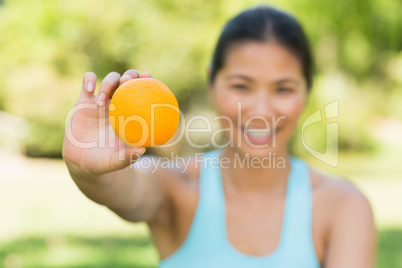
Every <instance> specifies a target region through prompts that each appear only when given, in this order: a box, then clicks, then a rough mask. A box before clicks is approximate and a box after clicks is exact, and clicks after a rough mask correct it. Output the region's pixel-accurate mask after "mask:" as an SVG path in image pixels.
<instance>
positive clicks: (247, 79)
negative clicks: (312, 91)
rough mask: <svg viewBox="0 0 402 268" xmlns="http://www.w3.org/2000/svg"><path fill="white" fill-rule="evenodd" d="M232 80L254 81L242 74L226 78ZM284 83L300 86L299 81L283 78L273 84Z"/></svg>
mask: <svg viewBox="0 0 402 268" xmlns="http://www.w3.org/2000/svg"><path fill="white" fill-rule="evenodd" d="M234 78H240V79H244V80H246V81H249V82H251V83H253V82H254V79H252V78H250V77H248V76H246V75H242V74H233V75H229V76H228V77H227V78H226V80H230V79H234ZM286 82H290V83H294V84H296V85H299V84H300V81H299V80H297V79H293V78H283V79H280V80H277V81H275V82H274V84H282V83H286Z"/></svg>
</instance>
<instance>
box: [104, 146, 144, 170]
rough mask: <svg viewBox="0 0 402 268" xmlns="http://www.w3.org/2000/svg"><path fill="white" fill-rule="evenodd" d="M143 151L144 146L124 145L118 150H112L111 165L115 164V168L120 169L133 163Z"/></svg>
mask: <svg viewBox="0 0 402 268" xmlns="http://www.w3.org/2000/svg"><path fill="white" fill-rule="evenodd" d="M145 151H146V148H145V147H128V146H124V147H123V148H121V149H120V150H119V151H116V152H114V154H113V160H112V161H113V162H114V163H113V166H115V167H116V169H122V168H125V167H127V166H129V165H131V164H134V163H135V162H137V160H138V159H139V158H140V156H141V155H143V154H144V153H145Z"/></svg>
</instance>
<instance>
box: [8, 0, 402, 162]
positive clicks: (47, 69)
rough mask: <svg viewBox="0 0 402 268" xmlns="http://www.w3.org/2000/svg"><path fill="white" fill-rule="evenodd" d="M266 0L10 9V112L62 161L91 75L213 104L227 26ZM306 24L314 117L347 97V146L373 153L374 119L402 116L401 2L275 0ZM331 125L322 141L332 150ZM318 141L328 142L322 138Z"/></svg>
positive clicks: (31, 150)
mask: <svg viewBox="0 0 402 268" xmlns="http://www.w3.org/2000/svg"><path fill="white" fill-rule="evenodd" d="M260 3H261V1H257V0H244V1H231V0H215V1H179V0H164V1H156V0H153V1H139V0H136V1H135V0H119V1H95V0H91V1H78V0H71V1H60V0H59V1H54V0H41V1H27V0H13V1H11V0H9V1H4V2H3V1H1V2H0V32H1V33H2V34H1V35H0V48H1V49H0V62H1V64H0V109H1V110H4V111H6V112H9V113H12V114H15V115H18V116H21V117H23V118H25V119H27V120H28V121H29V122H31V124H32V132H31V134H30V136H29V137H27V139H26V144H25V146H26V148H27V149H26V152H27V153H28V154H29V155H30V156H58V155H60V150H61V147H60V145H61V141H62V139H63V135H62V131H60V129H62V128H63V126H64V119H65V116H66V114H67V111H68V110H69V109H70V108H71V107H72V105H73V104H74V101H75V99H76V98H77V96H78V93H79V89H80V86H81V85H80V83H81V82H80V81H81V77H82V75H83V74H84V73H85V72H87V71H94V72H95V73H96V74H97V75H98V82H99V81H100V80H101V79H102V78H103V77H104V76H105V75H106V74H107V73H108V72H111V71H117V72H120V73H122V72H124V71H125V70H126V69H129V68H134V69H137V70H139V71H142V72H143V71H147V72H150V73H152V74H153V75H154V77H156V78H157V79H160V80H161V81H164V82H165V83H166V84H167V85H168V86H169V87H170V88H171V89H172V90H173V91H174V93H175V95H176V96H177V97H178V100H179V103H180V107H181V109H182V111H183V112H189V111H191V109H192V107H193V106H197V107H199V106H200V103H205V104H206V103H207V98H206V92H205V88H206V73H207V71H206V70H207V67H208V64H209V59H210V57H211V55H212V51H213V48H214V44H215V42H216V40H217V38H218V35H219V32H220V30H221V28H222V26H223V24H224V23H225V22H226V21H227V20H228V19H229V18H230V17H232V16H234V15H235V14H237V13H238V12H239V11H241V10H243V9H244V8H247V7H250V6H253V5H256V4H260ZM269 4H273V5H274V6H276V7H279V8H283V9H285V10H288V11H289V12H291V13H292V14H295V15H296V17H298V18H299V20H300V21H301V22H302V24H303V25H304V28H305V30H306V32H307V33H308V35H309V37H310V39H311V43H312V47H313V51H314V53H315V56H316V59H317V81H316V84H315V87H314V89H313V96H312V100H311V102H310V104H311V105H310V106H309V109H308V110H307V111H306V114H308V113H310V112H312V111H315V110H316V109H317V108H320V107H322V106H323V104H325V103H328V102H331V101H333V100H334V99H339V100H340V103H341V104H340V105H341V108H340V111H341V112H342V111H343V116H344V117H342V115H340V118H339V121H341V122H342V124H343V123H344V125H343V126H341V127H340V142H339V144H340V146H341V149H344V150H347V149H349V150H371V149H373V144H374V143H373V141H372V140H370V137H369V135H367V130H368V129H370V127H371V125H370V124H371V121H370V120H371V118H373V117H375V116H391V117H395V118H399V119H402V110H401V108H400V105H398V103H399V100H401V99H402V93H401V90H400V88H401V84H402V78H401V77H402V52H401V48H402V35H401V34H400V33H401V32H402V20H401V19H400V14H399V13H400V12H399V11H400V10H402V2H401V1H399V0H369V1H367V0H356V1H347V0H341V1H336V2H330V3H329V2H326V1H321V0H295V1H285V0H276V1H269ZM324 131H325V128H324V130H323V129H322V128H320V129H317V130H315V131H313V133H315V134H314V135H313V136H312V140H314V141H315V143H318V147H320V146H321V147H322V142H321V143H320V141H319V140H320V139H319V137H322V136H323V134H324ZM317 137H318V139H317Z"/></svg>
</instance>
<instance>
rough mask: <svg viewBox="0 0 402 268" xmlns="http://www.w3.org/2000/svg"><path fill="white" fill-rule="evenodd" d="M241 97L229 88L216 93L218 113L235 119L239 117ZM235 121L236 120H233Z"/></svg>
mask: <svg viewBox="0 0 402 268" xmlns="http://www.w3.org/2000/svg"><path fill="white" fill-rule="evenodd" d="M240 101H241V99H240V98H239V97H238V96H236V95H235V94H232V93H230V92H229V91H228V90H221V91H218V92H216V94H215V108H216V111H217V113H218V115H224V116H228V117H230V118H231V119H232V120H233V121H235V120H234V119H235V118H236V117H237V104H238V102H240ZM233 123H235V122H233Z"/></svg>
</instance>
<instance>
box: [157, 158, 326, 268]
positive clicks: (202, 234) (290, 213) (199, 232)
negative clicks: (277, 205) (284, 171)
mask: <svg viewBox="0 0 402 268" xmlns="http://www.w3.org/2000/svg"><path fill="white" fill-rule="evenodd" d="M219 157H220V152H219V151H218V150H215V151H210V152H207V153H205V154H204V163H203V164H202V168H201V171H200V180H199V197H198V198H199V199H198V204H197V209H196V212H195V214H194V218H193V220H192V223H191V227H190V230H189V233H188V234H187V237H186V239H185V241H184V243H183V244H182V245H181V247H180V248H179V249H178V250H177V251H176V252H174V253H173V254H172V255H171V256H169V257H167V258H166V259H163V260H161V262H160V264H159V267H160V268H182V267H183V268H229V267H230V268H259V267H261V268H262V267H264V268H274V267H275V268H279V267H280V268H298V267H300V268H316V267H320V265H319V262H318V260H317V256H316V253H315V249H314V242H313V236H312V197H311V185H310V176H309V170H308V166H307V164H306V163H305V162H303V161H302V160H299V159H297V158H295V157H291V158H290V164H291V167H290V174H289V178H288V182H287V186H286V199H285V200H286V201H285V208H284V214H283V220H282V228H281V235H280V241H279V245H278V246H277V248H276V249H275V250H274V251H273V252H272V253H270V254H268V255H266V256H252V255H248V254H245V253H242V252H240V251H238V250H237V249H236V248H235V247H234V246H233V245H232V244H231V243H230V241H229V239H228V237H227V232H226V212H225V197H224V190H223V184H222V178H221V173H220V169H219V164H217V163H216V162H217V161H216V160H217V159H219ZM209 159H211V161H215V165H213V164H212V163H211V164H206V163H207V161H208V160H209ZM212 159H215V160H212Z"/></svg>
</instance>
